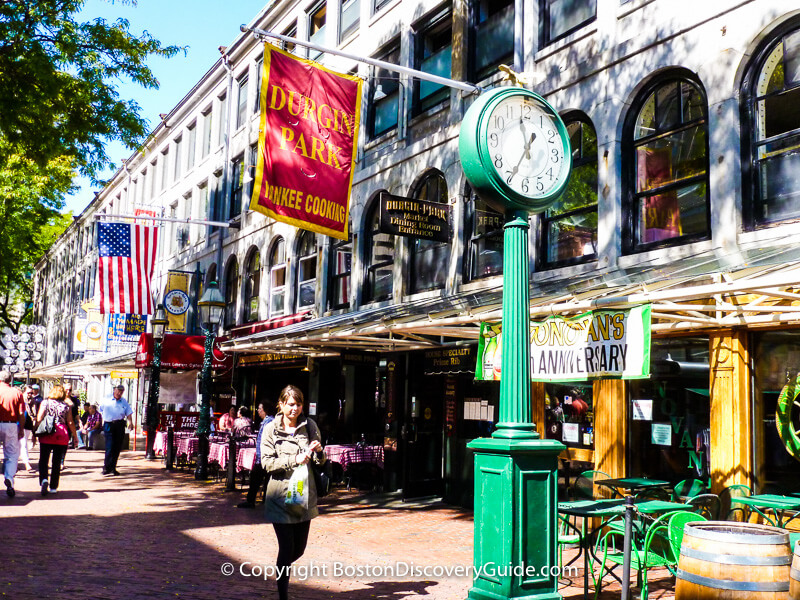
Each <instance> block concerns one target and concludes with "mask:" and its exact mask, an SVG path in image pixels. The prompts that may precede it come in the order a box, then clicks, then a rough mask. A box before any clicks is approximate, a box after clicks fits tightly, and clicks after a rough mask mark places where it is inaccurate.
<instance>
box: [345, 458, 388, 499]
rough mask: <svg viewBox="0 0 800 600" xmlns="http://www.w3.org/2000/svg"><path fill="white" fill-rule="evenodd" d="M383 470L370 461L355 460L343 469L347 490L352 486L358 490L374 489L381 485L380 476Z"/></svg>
mask: <svg viewBox="0 0 800 600" xmlns="http://www.w3.org/2000/svg"><path fill="white" fill-rule="evenodd" d="M382 475H383V470H382V469H381V468H380V467H378V466H377V465H376V464H374V463H371V462H355V463H350V464H348V465H347V468H346V469H345V470H344V483H345V486H346V487H347V491H348V492H349V491H350V490H352V489H353V488H357V489H358V490H360V491H364V490H366V491H370V492H371V491H374V490H375V489H377V488H380V487H382V485H381V478H382Z"/></svg>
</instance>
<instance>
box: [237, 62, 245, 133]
mask: <svg viewBox="0 0 800 600" xmlns="http://www.w3.org/2000/svg"><path fill="white" fill-rule="evenodd" d="M247 82H248V77H247V75H245V76H244V77H240V78H239V81H238V86H237V87H238V88H239V102H238V104H237V109H236V129H239V128H240V127H243V126H244V123H245V119H246V118H247Z"/></svg>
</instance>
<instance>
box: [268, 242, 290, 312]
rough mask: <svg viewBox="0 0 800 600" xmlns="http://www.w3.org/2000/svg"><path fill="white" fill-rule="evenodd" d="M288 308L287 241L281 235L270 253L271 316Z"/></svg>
mask: <svg viewBox="0 0 800 600" xmlns="http://www.w3.org/2000/svg"><path fill="white" fill-rule="evenodd" d="M285 310H286V242H285V241H284V239H283V238H282V237H279V238H278V239H277V240H275V242H274V243H273V244H272V250H271V251H270V253H269V318H270V319H271V318H272V317H278V316H280V315H282V314H283V313H284V312H285Z"/></svg>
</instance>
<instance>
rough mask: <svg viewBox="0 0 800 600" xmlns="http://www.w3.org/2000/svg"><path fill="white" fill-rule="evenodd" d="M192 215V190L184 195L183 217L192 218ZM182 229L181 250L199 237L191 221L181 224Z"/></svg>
mask: <svg viewBox="0 0 800 600" xmlns="http://www.w3.org/2000/svg"><path fill="white" fill-rule="evenodd" d="M192 216H193V215H192V194H191V192H190V193H188V194H186V195H185V196H184V197H183V218H184V219H191V218H192ZM181 229H182V230H183V234H182V235H181V238H180V241H181V250H185V249H186V248H188V247H189V245H190V244H191V243H192V240H196V239H197V233H196V231H194V230H195V229H196V228H195V227H193V226H192V225H190V224H189V223H183V224H181Z"/></svg>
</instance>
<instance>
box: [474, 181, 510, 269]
mask: <svg viewBox="0 0 800 600" xmlns="http://www.w3.org/2000/svg"><path fill="white" fill-rule="evenodd" d="M466 196H467V207H466V208H467V210H466V211H465V215H466V220H467V222H466V228H465V231H467V232H468V235H469V236H470V237H469V241H468V243H467V255H466V257H465V260H464V280H465V281H472V280H474V279H481V278H483V277H491V276H493V275H500V274H501V273H502V272H503V215H501V214H500V213H499V212H497V211H496V210H494V209H493V208H491V207H489V205H487V204H486V203H485V202H484V201H483V200H481V199H480V198H479V197H478V196H477V194H475V193H474V192H473V191H472V188H470V187H469V186H467V190H466Z"/></svg>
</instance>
